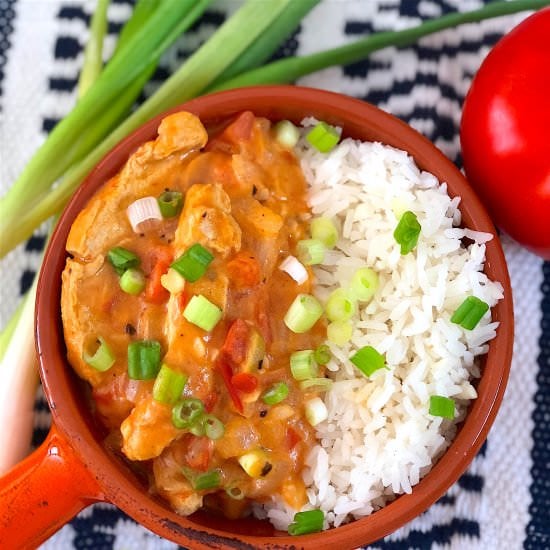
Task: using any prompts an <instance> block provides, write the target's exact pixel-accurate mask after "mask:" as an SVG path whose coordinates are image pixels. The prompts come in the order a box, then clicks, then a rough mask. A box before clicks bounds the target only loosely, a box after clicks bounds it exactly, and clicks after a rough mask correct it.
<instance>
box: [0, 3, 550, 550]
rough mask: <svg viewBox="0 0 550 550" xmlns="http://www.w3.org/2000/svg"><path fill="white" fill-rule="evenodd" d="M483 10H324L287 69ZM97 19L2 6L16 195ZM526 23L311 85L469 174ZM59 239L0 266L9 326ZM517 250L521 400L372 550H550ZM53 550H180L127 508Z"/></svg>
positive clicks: (544, 277) (545, 472)
mask: <svg viewBox="0 0 550 550" xmlns="http://www.w3.org/2000/svg"><path fill="white" fill-rule="evenodd" d="M258 1H261V0H258ZM266 1H269V0H266ZM296 1H300V0H296ZM482 3H483V2H482V0H401V1H400V0H322V1H321V3H320V4H319V5H318V6H317V7H316V8H315V9H314V10H313V11H312V12H311V13H310V14H309V15H308V16H307V17H306V18H305V19H304V21H303V23H302V25H301V26H300V28H299V29H298V30H297V32H296V33H294V35H293V36H292V37H291V38H290V39H289V40H288V41H287V42H286V44H284V45H283V46H282V47H281V48H280V50H279V52H278V53H277V54H276V56H277V57H282V56H287V55H293V54H296V53H300V54H303V53H310V52H313V51H315V50H318V49H319V48H320V47H329V46H336V45H340V44H343V43H346V42H348V41H351V40H353V39H356V38H358V37H360V36H365V35H367V34H369V33H372V32H375V31H381V30H389V29H400V28H404V27H407V26H411V25H415V24H418V23H419V22H420V21H422V20H425V19H428V18H432V17H437V16H439V15H441V14H443V13H448V12H453V11H456V10H468V9H474V8H476V7H479V6H480V5H481V4H482ZM239 4H240V2H239V1H238V0H217V1H215V2H214V3H213V4H212V5H211V7H210V8H209V9H208V11H207V12H206V14H205V15H204V17H203V18H202V19H201V21H200V22H199V23H197V24H196V25H195V26H194V27H193V28H192V29H191V31H190V32H188V33H187V35H186V36H185V37H183V38H182V39H181V40H179V41H178V43H177V44H176V45H175V46H174V47H173V48H172V49H171V50H170V51H169V52H167V53H166V55H165V56H164V57H163V59H162V62H161V64H160V67H159V69H158V70H157V72H156V74H155V77H154V79H153V81H152V82H150V83H149V84H147V86H146V88H145V90H144V92H143V96H144V97H146V96H148V95H150V94H151V93H152V92H153V91H154V89H155V88H156V86H158V83H159V82H160V81H162V80H163V79H164V78H166V77H167V76H168V75H169V74H170V73H171V72H172V71H173V70H174V69H175V68H176V67H177V66H178V65H179V64H180V63H181V61H182V59H184V58H185V57H186V56H187V55H188V54H189V53H190V52H192V51H193V50H194V49H195V48H196V47H197V46H198V45H200V44H201V43H202V42H203V41H204V40H205V39H206V38H207V37H208V36H209V35H210V34H211V33H212V32H213V31H214V30H215V29H216V27H217V26H218V25H220V24H221V23H222V22H223V21H224V20H225V19H226V17H227V16H228V14H229V13H231V12H232V11H234V10H235V9H236V8H237V7H238V5H239ZM94 6H95V2H94V1H93V0H0V94H1V95H0V116H1V119H0V183H1V190H2V192H4V191H5V189H6V188H7V187H8V186H9V184H10V182H12V181H13V180H14V179H15V178H16V176H17V174H18V173H19V172H20V171H21V169H22V167H23V166H24V163H25V161H26V160H28V158H29V157H30V155H31V153H32V152H33V151H34V150H35V149H36V147H37V146H38V145H39V144H40V143H41V142H42V140H43V139H44V138H45V137H46V135H47V134H48V132H49V131H50V130H51V129H52V128H53V127H54V125H55V124H56V122H57V121H58V120H59V119H60V118H62V117H63V116H64V115H65V114H66V113H67V112H68V111H69V110H70V108H71V106H72V105H73V103H74V101H75V94H76V90H75V86H76V82H77V79H78V74H79V69H80V66H81V62H82V50H83V45H84V44H85V43H86V39H87V36H88V24H89V21H90V14H91V13H92V11H93V9H94ZM131 7H132V1H131V0H112V2H111V6H110V8H109V22H110V24H109V36H108V40H107V52H106V55H108V54H109V53H110V52H111V51H112V49H113V47H114V44H115V41H116V35H117V33H118V31H119V30H120V28H121V26H122V25H123V23H124V21H125V20H126V19H127V18H128V16H129V14H130V11H131ZM526 15H527V14H526V13H523V14H518V15H514V16H507V17H501V18H498V19H493V20H489V21H485V22H483V23H480V24H469V25H464V26H460V27H457V28H454V29H451V30H448V31H446V32H441V33H438V34H436V35H433V36H430V37H427V38H424V39H422V40H421V41H419V42H418V43H417V44H416V45H414V46H411V47H406V48H388V49H386V50H383V51H380V52H378V53H375V54H372V55H371V56H370V58H369V59H367V60H365V61H362V62H360V63H355V64H352V65H349V66H346V67H334V68H330V69H327V70H324V71H321V72H319V73H316V74H313V75H310V76H308V77H306V78H303V79H302V80H301V81H300V82H299V83H300V84H303V85H309V86H314V87H319V88H325V89H330V90H334V91H338V92H342V93H344V94H348V95H351V96H355V97H358V98H361V99H364V100H366V101H369V102H372V103H374V104H375V105H377V106H379V107H381V108H382V109H384V110H386V111H389V112H390V113H393V114H394V115H396V116H398V117H399V118H401V119H403V120H404V121H406V122H408V123H409V124H411V125H412V126H413V127H415V128H416V129H417V130H419V131H420V132H421V133H423V134H424V135H425V136H427V137H428V138H429V139H431V140H432V141H433V142H434V143H435V144H436V145H437V146H438V147H439V148H440V149H441V150H442V151H443V152H444V153H445V154H446V155H447V156H448V157H449V158H450V159H452V160H453V161H454V162H456V163H457V165H458V166H460V164H461V158H460V151H459V138H458V128H459V122H460V115H461V104H462V101H463V98H464V96H465V94H466V92H467V90H468V87H469V85H470V82H471V79H472V76H473V75H474V74H475V72H476V70H477V68H478V67H479V65H480V63H481V61H482V60H483V58H484V57H485V55H486V54H487V53H488V51H489V50H490V48H491V47H492V46H493V45H494V44H495V43H496V41H497V40H498V39H499V37H500V36H502V34H503V33H505V32H506V31H508V30H509V29H511V28H512V27H513V26H514V25H515V24H517V23H519V22H520V21H521V20H522V19H523V18H524V17H525V16H526ZM46 231H47V228H46V227H43V228H41V229H40V230H38V231H37V232H36V233H35V235H34V236H33V237H32V238H31V239H29V240H28V241H27V242H26V244H24V245H23V246H21V247H19V249H18V250H16V251H15V252H12V253H10V254H9V255H8V256H7V257H6V258H4V259H2V260H1V261H0V276H1V284H0V315H1V317H0V321H1V322H0V324H1V326H3V325H4V324H5V323H6V322H7V320H8V319H9V316H10V314H11V312H12V311H13V310H14V308H15V306H16V303H17V298H18V296H19V295H20V294H21V293H23V292H24V291H25V290H26V289H27V288H28V287H29V286H30V284H31V283H32V278H33V275H34V273H35V271H36V270H37V268H38V266H39V261H40V250H41V248H42V246H43V244H44V241H45V234H46ZM0 238H1V236H0ZM503 243H504V247H505V252H506V257H507V260H508V263H509V268H510V272H511V277H512V285H513V290H514V300H515V309H516V319H517V325H516V342H515V353H514V360H513V365H512V372H511V377H510V381H509V384H508V389H507V392H506V395H505V398H504V401H503V404H502V407H501V410H500V413H499V415H498V418H497V420H496V422H495V424H494V427H493V428H492V430H491V432H490V434H489V438H488V441H487V443H486V444H485V445H484V446H483V448H482V450H481V452H480V453H479V454H478V456H477V457H476V458H475V459H474V461H473V463H472V464H471V466H470V467H469V469H468V470H467V472H466V473H465V474H464V475H463V476H462V477H461V478H460V479H459V480H458V482H457V483H456V484H455V485H454V486H453V487H451V489H450V490H449V491H448V493H447V494H446V495H445V496H444V497H442V498H441V499H440V500H439V501H438V502H437V503H436V504H434V505H433V506H432V507H431V508H430V509H429V510H427V511H426V512H425V513H424V514H422V515H421V516H420V517H418V518H417V519H415V520H414V521H412V522H411V523H409V524H408V525H406V526H405V527H403V528H402V529H400V530H399V531H397V532H396V533H394V534H392V535H390V536H389V537H387V538H386V539H384V540H381V541H379V542H378V543H376V544H373V545H371V546H370V547H369V548H372V549H379V550H401V549H408V548H421V549H457V550H467V549H472V550H487V549H489V550H490V549H506V550H508V549H511V550H514V549H520V548H525V549H528V550H539V549H545V548H550V512H549V510H550V263H543V262H542V260H540V259H539V258H537V257H535V256H534V255H532V254H530V253H528V252H527V251H525V250H524V249H522V248H521V247H519V246H518V245H517V244H515V243H514V242H512V241H511V240H510V239H509V238H507V236H506V235H504V236H503ZM48 427H49V412H48V408H47V405H46V403H45V401H44V399H43V397H42V395H41V393H40V391H39V392H38V394H37V401H36V422H35V434H34V444H35V445H36V444H38V443H39V442H40V441H41V440H43V439H44V437H45V435H46V433H47V431H48ZM42 548H43V549H45V550H46V549H47V550H54V549H55V550H58V549H59V550H69V549H73V548H77V549H82V550H84V549H90V550H92V549H93V550H110V549H117V550H118V549H123V548H124V549H140V550H141V549H149V550H159V549H166V550H168V549H173V548H177V545H175V544H173V543H171V542H169V541H166V540H162V539H160V538H158V537H157V536H155V535H153V534H152V533H150V532H149V531H147V530H145V529H144V528H142V527H140V526H139V525H137V524H136V523H135V522H134V521H133V520H132V519H130V518H128V517H127V516H125V515H124V514H123V513H121V512H120V511H118V510H117V509H115V508H114V507H112V506H110V505H108V504H97V505H94V506H92V507H90V508H87V509H85V510H84V511H82V512H81V513H80V514H79V515H78V516H77V517H76V518H74V519H73V520H72V521H71V522H70V523H69V524H67V525H66V526H65V527H63V528H62V529H61V530H60V531H59V532H58V533H57V534H56V535H54V536H53V537H52V538H51V539H49V540H48V541H47V542H45V543H44V545H43V547H42ZM8 550H12V549H8Z"/></svg>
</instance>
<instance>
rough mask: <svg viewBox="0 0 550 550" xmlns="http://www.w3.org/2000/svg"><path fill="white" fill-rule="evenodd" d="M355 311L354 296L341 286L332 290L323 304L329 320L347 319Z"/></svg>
mask: <svg viewBox="0 0 550 550" xmlns="http://www.w3.org/2000/svg"><path fill="white" fill-rule="evenodd" d="M355 311H356V304H355V299H354V297H353V296H352V295H351V294H350V293H349V292H348V291H347V290H344V289H343V288H337V289H336V290H334V291H333V292H332V293H331V294H330V296H329V298H328V300H327V304H326V306H325V313H326V316H327V318H328V320H329V321H347V320H349V319H351V318H352V317H353V315H354V314H355Z"/></svg>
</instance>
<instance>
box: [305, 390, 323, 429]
mask: <svg viewBox="0 0 550 550" xmlns="http://www.w3.org/2000/svg"><path fill="white" fill-rule="evenodd" d="M304 413H305V416H306V420H307V421H308V422H309V423H310V424H311V425H312V426H317V424H320V423H321V422H323V421H324V420H326V419H327V418H328V409H327V406H326V405H325V403H324V402H323V400H322V399H321V398H320V397H314V398H313V399H310V400H308V401H306V402H305V403H304Z"/></svg>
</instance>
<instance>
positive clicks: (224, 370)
mask: <svg viewBox="0 0 550 550" xmlns="http://www.w3.org/2000/svg"><path fill="white" fill-rule="evenodd" d="M216 366H217V368H218V371H219V372H220V374H221V376H222V378H223V381H224V383H225V387H226V388H227V392H228V393H229V396H230V397H231V400H232V401H233V405H235V408H236V409H237V411H239V412H240V413H242V412H243V403H242V401H241V398H240V397H239V393H238V392H237V390H236V388H235V386H233V384H232V382H231V378H232V376H233V369H232V368H231V365H230V364H229V362H228V360H227V358H226V357H225V356H224V354H223V353H221V354H220V357H219V359H218V361H217V362H216Z"/></svg>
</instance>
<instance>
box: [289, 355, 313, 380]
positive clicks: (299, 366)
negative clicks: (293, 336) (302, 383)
mask: <svg viewBox="0 0 550 550" xmlns="http://www.w3.org/2000/svg"><path fill="white" fill-rule="evenodd" d="M290 372H291V373H292V377H293V378H294V379H295V380H307V379H308V378H315V377H316V376H317V375H318V374H319V368H318V367H317V364H316V363H315V359H314V351H313V350H311V349H305V350H301V351H295V352H294V353H292V354H291V355H290Z"/></svg>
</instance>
